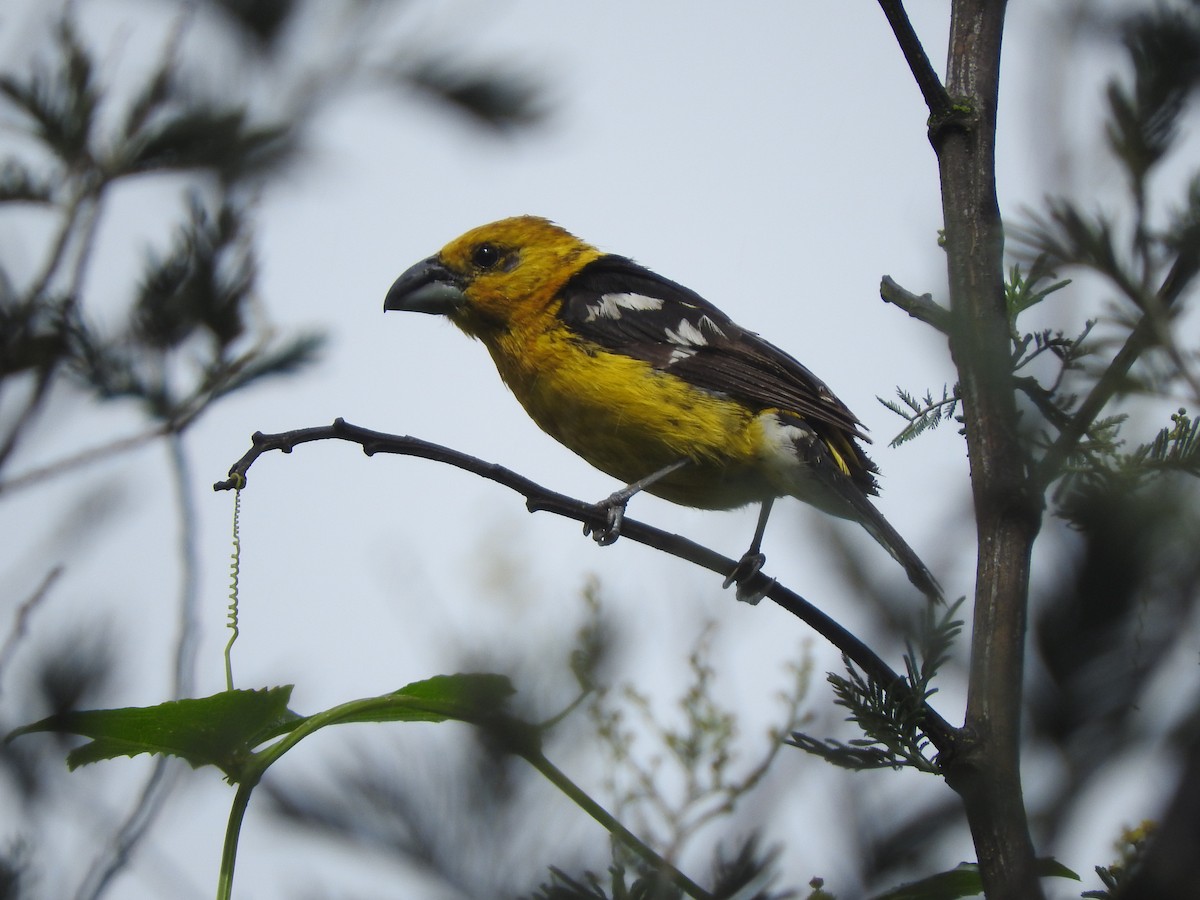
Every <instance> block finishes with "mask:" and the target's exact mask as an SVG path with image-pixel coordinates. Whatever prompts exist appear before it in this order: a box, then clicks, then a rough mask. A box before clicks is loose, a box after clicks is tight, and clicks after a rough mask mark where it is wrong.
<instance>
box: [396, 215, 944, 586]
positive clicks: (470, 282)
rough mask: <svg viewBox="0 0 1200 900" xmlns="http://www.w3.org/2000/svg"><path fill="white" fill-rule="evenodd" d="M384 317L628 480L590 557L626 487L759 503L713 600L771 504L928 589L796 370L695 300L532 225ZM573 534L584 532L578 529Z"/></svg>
mask: <svg viewBox="0 0 1200 900" xmlns="http://www.w3.org/2000/svg"><path fill="white" fill-rule="evenodd" d="M384 309H385V310H410V311H414V312H423V313H434V314H439V315H444V316H446V317H448V318H449V319H450V321H452V322H453V323H454V324H455V325H457V326H458V327H459V328H460V329H462V330H463V331H464V332H466V333H467V334H468V335H470V336H471V337H475V338H478V339H479V340H481V341H482V342H483V344H484V346H486V347H487V349H488V352H490V353H491V355H492V360H493V361H494V362H495V364H496V368H497V369H498V370H499V373H500V377H501V378H502V379H503V380H504V383H505V384H507V385H508V387H509V388H510V389H511V390H512V392H513V393H514V394H515V395H516V397H517V399H518V400H519V401H520V402H521V405H522V406H524V407H525V410H526V412H528V413H529V415H530V416H531V417H532V418H533V420H534V421H535V422H536V423H537V424H538V425H539V426H540V427H541V428H542V429H543V430H544V431H546V432H547V433H549V434H550V435H551V436H553V437H554V438H556V439H558V440H559V441H560V442H561V443H563V444H565V445H566V446H567V447H568V448H570V449H571V450H573V451H574V452H575V453H577V454H579V455H580V456H582V457H583V458H584V459H585V460H587V461H588V462H589V463H591V464H592V465H593V466H595V467H596V468H598V469H600V470H601V471H603V472H606V473H608V474H609V475H612V476H613V477H615V478H619V479H621V480H622V481H623V482H626V487H625V488H624V489H622V490H620V491H617V492H616V493H614V494H613V495H612V496H611V497H609V498H607V499H606V500H604V501H601V503H600V504H598V505H599V506H601V507H602V508H604V509H605V511H606V524H605V525H604V526H603V527H600V528H598V529H594V534H595V538H596V540H597V541H599V542H600V543H611V542H612V541H613V540H615V539H616V538H617V536H618V535H619V533H620V527H621V520H622V517H623V515H624V510H625V505H626V503H627V502H628V501H629V499H630V497H632V496H633V495H634V494H636V493H637V492H638V491H642V490H645V491H648V492H650V493H652V494H655V495H657V496H659V497H663V498H665V499H667V500H670V501H672V502H673V503H678V504H681V505H683V506H691V507H697V508H701V509H733V508H735V507H740V506H744V505H746V504H749V503H759V504H761V510H760V514H759V520H758V527H757V529H756V530H755V534H754V538H753V541H752V542H751V546H750V549H749V550H748V551H747V552H746V554H745V555H744V556H743V557H742V559H741V561H740V562H739V563H738V565H737V566H736V567H735V568H734V570H733V571H732V572H730V573H729V577H728V578H727V579H726V582H725V583H726V586H728V585H729V584H731V583H733V582H735V581H736V582H737V583H738V585H739V597H741V598H742V599H746V600H749V601H751V602H756V601H757V600H758V599H761V596H762V592H761V591H759V592H751V591H749V590H745V591H744V590H743V589H742V585H743V584H745V583H746V582H747V581H748V580H749V579H750V578H751V577H752V576H753V575H755V574H756V573H757V572H758V571H759V569H760V568H761V567H762V565H763V562H764V561H765V557H764V556H763V554H762V553H761V551H760V546H761V542H762V536H763V531H764V529H765V527H766V523H767V517H768V516H769V514H770V511H771V505H772V503H773V502H774V500H775V499H776V498H777V497H783V496H792V497H796V498H797V499H799V500H802V501H803V502H805V503H809V504H811V505H813V506H815V507H817V508H818V509H820V510H823V511H824V512H826V513H829V514H831V515H834V516H838V517H840V518H844V519H851V520H853V521H856V522H858V523H859V524H861V525H862V526H863V527H864V528H865V529H866V530H867V531H868V532H869V533H870V534H871V536H872V537H874V538H875V540H877V541H878V542H879V543H880V544H881V545H883V547H884V549H886V550H887V551H888V552H889V553H890V554H891V555H892V556H893V557H895V558H896V560H897V561H898V562H899V563H900V564H901V565H902V566H903V567H904V570H905V572H906V573H907V574H908V577H909V580H910V581H912V583H913V584H914V585H916V586H917V588H919V589H920V590H921V591H922V592H923V593H924V594H926V595H927V596H928V597H930V598H940V596H941V591H940V589H939V587H938V584H937V581H936V580H935V579H934V577H933V576H932V575H931V574H930V572H929V570H928V569H927V568H926V567H925V565H924V564H923V563H922V562H921V560H920V559H919V558H918V557H917V555H916V553H914V552H913V551H912V549H911V548H910V547H909V546H908V544H906V543H905V542H904V539H903V538H901V537H900V535H899V534H898V533H897V532H896V530H895V529H894V528H892V526H891V525H889V524H888V522H887V521H886V520H885V519H884V518H883V516H882V515H881V514H880V513H879V511H878V510H877V509H876V508H875V506H874V505H873V504H872V503H871V501H870V499H869V498H870V496H871V495H873V494H875V493H877V491H878V488H877V485H876V482H875V473H876V472H877V471H878V470H877V469H876V467H875V465H874V463H872V462H871V461H870V460H869V459H868V458H867V456H866V454H865V453H864V452H863V450H862V448H861V447H860V446H859V443H858V442H859V441H867V440H869V439H868V438H867V437H866V435H865V434H864V433H863V429H862V425H861V423H860V422H859V421H858V419H857V418H855V416H854V414H853V413H851V412H850V410H849V409H847V408H846V406H845V404H843V403H842V402H841V401H840V400H838V398H837V397H835V396H834V395H833V392H832V391H830V390H829V388H827V387H826V386H825V385H824V383H822V382H821V381H820V380H819V379H818V378H817V377H816V376H815V375H813V374H812V373H811V372H810V371H809V370H808V369H806V368H805V367H804V366H802V365H801V364H800V363H799V362H797V361H796V360H795V359H793V358H792V357H791V356H789V355H788V354H787V353H784V352H783V351H782V350H780V349H779V348H777V347H775V346H774V345H773V344H770V343H768V342H767V341H765V340H763V339H762V338H761V337H759V336H758V335H757V334H754V333H753V332H751V331H747V330H745V329H744V328H741V327H740V326H738V325H737V324H735V323H734V322H733V321H732V320H731V319H730V318H729V317H728V316H727V315H725V313H723V312H721V311H720V310H719V309H717V308H716V307H715V306H713V305H712V304H711V303H709V302H708V301H707V300H705V299H703V298H702V297H700V296H699V295H698V294H696V293H695V292H693V291H691V290H689V289H688V288H686V287H683V286H682V285H680V284H676V283H675V282H673V281H670V280H668V279H666V278H663V277H662V276H661V275H657V274H655V273H654V272H651V271H650V270H649V269H645V268H643V267H642V266H639V265H637V264H636V263H634V262H632V261H631V260H629V259H626V258H625V257H623V256H615V255H613V254H610V253H602V252H601V251H600V250H598V249H596V248H595V247H593V246H591V245H590V244H587V243H585V242H584V241H581V240H579V239H578V238H577V237H575V236H574V235H572V234H570V233H568V232H567V231H565V230H564V229H562V228H560V227H559V226H557V225H555V224H554V223H552V222H549V221H547V220H546V219H541V218H537V217H534V216H519V217H516V218H511V219H503V220H501V221H499V222H493V223H492V224H490V225H483V226H481V227H479V228H475V229H473V230H471V231H468V232H467V233H466V234H464V235H462V236H461V237H459V238H456V239H455V240H453V241H451V242H450V243H449V244H447V245H446V246H445V247H443V248H442V250H441V251H440V252H438V253H437V254H435V255H434V256H431V257H429V258H428V259H426V260H423V261H422V262H419V263H417V264H416V265H415V266H413V267H412V268H410V269H409V270H408V271H407V272H405V273H404V274H403V275H401V276H400V277H399V278H398V279H397V280H396V282H395V284H393V285H392V288H391V290H390V291H389V292H388V295H387V300H386V301H385V303H384ZM585 530H586V529H585Z"/></svg>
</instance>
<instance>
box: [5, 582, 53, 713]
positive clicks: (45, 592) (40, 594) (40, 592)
mask: <svg viewBox="0 0 1200 900" xmlns="http://www.w3.org/2000/svg"><path fill="white" fill-rule="evenodd" d="M62 573H63V567H62V566H55V567H54V568H53V569H51V570H50V571H49V572H47V573H46V577H45V578H43V579H42V583H41V584H39V585H38V586H37V589H36V590H35V591H34V592H33V593H32V594H30V595H29V596H28V597H27V598H26V599H25V600H24V602H22V603H21V605H20V606H19V607H17V614H16V616H14V617H13V626H12V630H11V631H9V633H8V637H7V638H5V639H4V646H3V647H0V685H3V683H4V672H5V670H6V669H7V668H8V666H9V663H11V662H12V658H13V656H14V655H15V654H16V652H17V647H18V646H19V645H20V643H21V639H22V638H23V637H25V633H26V631H28V629H29V617H30V616H31V615H33V611H34V610H35V609H37V608H38V607H39V606H41V605H42V601H43V600H45V599H46V597H47V596H49V594H50V588H51V587H53V586H54V582H56V581H57V580H58V577H59V576H60V575H62ZM2 693H3V690H2V689H0V694H2Z"/></svg>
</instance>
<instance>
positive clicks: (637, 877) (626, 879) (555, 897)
mask: <svg viewBox="0 0 1200 900" xmlns="http://www.w3.org/2000/svg"><path fill="white" fill-rule="evenodd" d="M778 856H779V852H778V850H769V851H766V852H763V851H762V850H761V849H760V848H759V845H758V840H757V839H756V838H753V837H751V838H750V839H749V840H746V841H744V842H742V844H741V846H740V847H739V849H738V851H737V853H735V854H734V855H733V856H732V857H726V856H724V855H723V854H718V856H717V859H716V861H715V863H714V864H713V886H712V888H711V889H710V891H709V894H710V896H712V897H713V898H714V900H722V898H728V900H732V898H735V897H736V898H737V900H789V898H792V897H795V896H796V894H795V892H793V891H783V892H781V893H780V892H775V891H772V890H771V883H772V882H773V881H774V880H775V877H774V875H773V874H772V869H773V868H774V867H775V864H776V861H777V858H778ZM809 896H810V897H811V898H817V897H819V896H825V897H828V896H829V895H828V894H824V895H818V894H815V893H814V894H810V895H809ZM683 897H684V894H683V892H682V891H681V890H680V889H679V887H678V886H677V885H675V884H674V883H673V882H672V881H671V880H670V879H669V878H666V877H665V876H663V875H661V874H659V873H657V872H653V871H642V872H635V873H630V872H629V871H628V870H627V869H626V868H625V867H624V866H621V865H614V866H612V867H610V868H609V870H608V877H607V878H602V877H601V876H599V875H596V874H595V873H593V872H586V873H584V874H583V875H580V876H571V875H568V874H567V873H566V872H564V871H563V870H562V869H559V868H557V867H553V866H552V867H551V868H550V881H549V882H548V883H545V884H543V885H542V886H541V887H540V888H538V890H537V891H536V892H534V893H533V894H531V895H529V897H528V898H527V900H683Z"/></svg>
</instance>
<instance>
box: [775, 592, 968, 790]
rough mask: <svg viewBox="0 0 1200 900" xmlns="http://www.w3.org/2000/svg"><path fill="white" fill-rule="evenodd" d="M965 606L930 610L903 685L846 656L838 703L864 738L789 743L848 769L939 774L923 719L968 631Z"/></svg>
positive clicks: (836, 678) (798, 736) (911, 649)
mask: <svg viewBox="0 0 1200 900" xmlns="http://www.w3.org/2000/svg"><path fill="white" fill-rule="evenodd" d="M961 605H962V600H961V599H960V600H958V601H956V602H955V603H953V604H951V605H950V606H949V607H944V608H933V607H927V608H926V611H925V614H924V618H923V620H922V623H921V628H920V631H919V633H918V640H917V643H916V645H915V646H914V645H913V644H912V643H911V642H910V643H909V644H908V649H907V651H906V653H905V654H904V668H905V673H906V674H905V676H904V677H903V678H901V684H900V685H899V686H897V685H884V684H880V683H879V682H877V681H875V680H874V679H872V678H869V677H867V676H865V675H863V674H862V673H861V672H859V671H858V670H857V669H856V668H855V667H854V666H853V665H852V664H851V662H850V660H848V659H845V658H843V659H844V661H845V664H846V674H845V675H839V674H836V673H833V672H831V673H829V675H828V679H829V683H830V684H831V685H833V692H834V702H836V703H837V704H838V705H839V706H844V707H845V708H846V709H847V710H849V712H850V715H849V716H848V717H847V719H848V720H849V721H851V722H854V723H856V724H857V725H858V727H859V728H860V729H861V730H862V732H863V734H864V737H862V738H856V739H854V740H851V741H848V742H843V741H839V740H834V739H826V740H821V739H818V738H814V737H811V736H810V735H807V734H802V733H800V732H794V733H793V734H792V736H791V739H790V741H789V743H791V744H793V745H794V746H796V747H799V748H800V749H801V750H804V751H806V752H808V753H811V754H813V755H815V756H819V757H821V758H822V759H824V760H826V761H827V762H830V763H833V764H834V765H837V766H841V767H842V768H846V769H855V770H861V769H900V768H904V767H909V768H913V769H917V770H918V771H921V772H929V773H931V774H937V773H938V772H939V771H940V770H939V768H938V764H937V759H936V757H934V756H931V755H930V753H929V740H928V739H927V738H926V737H925V735H924V733H923V732H922V731H921V720H922V718H923V716H924V710H925V704H926V701H928V699H929V698H930V697H932V696H933V695H934V694H935V693H937V688H935V687H933V686H932V685H933V679H934V677H935V676H936V675H937V672H938V669H940V668H941V666H942V665H943V664H944V663H945V662H946V660H947V659H948V658H949V654H950V648H951V647H952V646H953V644H954V641H955V639H956V638H957V637H958V635H959V633H960V632H961V631H962V626H963V623H962V620H961V619H958V618H956V615H957V613H958V610H959V608H960V607H961ZM897 687H900V688H901V689H900V690H897Z"/></svg>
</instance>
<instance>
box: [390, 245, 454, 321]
mask: <svg viewBox="0 0 1200 900" xmlns="http://www.w3.org/2000/svg"><path fill="white" fill-rule="evenodd" d="M466 299H467V298H466V297H465V296H464V295H463V292H462V288H461V287H460V286H459V278H458V276H456V275H455V274H454V273H453V272H451V271H450V270H449V269H447V268H446V267H445V266H444V265H442V264H441V263H440V262H438V259H437V257H436V256H431V257H429V259H423V260H421V262H419V263H417V264H416V265H415V266H413V267H412V268H411V269H409V270H408V271H407V272H405V273H404V274H403V275H401V276H400V277H399V278H397V279H396V281H395V283H394V284H393V285H392V287H391V290H389V291H388V292H387V298H386V299H385V300H384V301H383V309H384V312H387V311H388V310H389V309H398V310H403V311H405V312H422V313H430V314H431V315H437V316H448V315H451V314H452V313H454V312H456V311H457V310H458V309H460V308H461V307H462V305H463V304H464V303H465V302H466Z"/></svg>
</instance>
